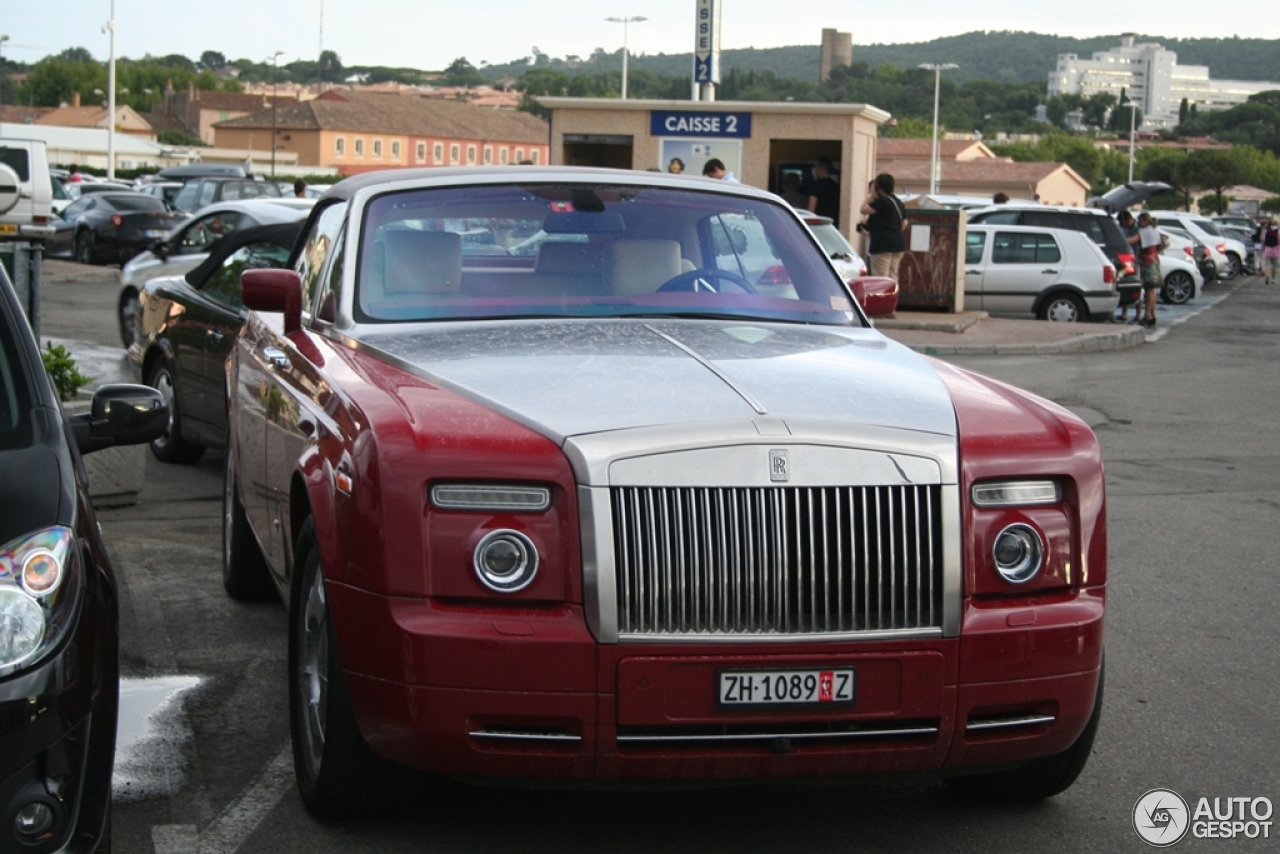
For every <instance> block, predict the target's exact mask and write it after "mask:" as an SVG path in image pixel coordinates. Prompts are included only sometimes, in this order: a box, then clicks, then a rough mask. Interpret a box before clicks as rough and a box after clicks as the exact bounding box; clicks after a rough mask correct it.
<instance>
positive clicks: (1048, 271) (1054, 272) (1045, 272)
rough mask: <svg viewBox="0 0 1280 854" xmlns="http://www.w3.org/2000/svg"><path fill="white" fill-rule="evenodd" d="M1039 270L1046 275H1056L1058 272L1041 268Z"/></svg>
mask: <svg viewBox="0 0 1280 854" xmlns="http://www.w3.org/2000/svg"><path fill="white" fill-rule="evenodd" d="M1040 272H1041V273H1042V274H1043V275H1046V276H1056V275H1057V274H1058V271H1057V270H1041V271H1040Z"/></svg>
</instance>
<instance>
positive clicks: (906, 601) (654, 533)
mask: <svg viewBox="0 0 1280 854" xmlns="http://www.w3.org/2000/svg"><path fill="white" fill-rule="evenodd" d="M611 503H612V510H613V534H614V536H613V541H614V551H615V554H614V566H615V572H616V589H617V608H618V630H619V632H620V634H621V635H624V636H625V635H724V636H726V637H733V636H748V635H775V634H776V635H805V634H819V635H821V634H840V633H853V632H872V631H886V630H894V629H922V628H933V627H939V626H941V624H942V574H943V571H942V570H943V560H942V552H943V549H942V520H941V516H942V514H941V487H939V486H936V485H935V486H865V487H747V488H665V487H615V488H613V489H612V490H611Z"/></svg>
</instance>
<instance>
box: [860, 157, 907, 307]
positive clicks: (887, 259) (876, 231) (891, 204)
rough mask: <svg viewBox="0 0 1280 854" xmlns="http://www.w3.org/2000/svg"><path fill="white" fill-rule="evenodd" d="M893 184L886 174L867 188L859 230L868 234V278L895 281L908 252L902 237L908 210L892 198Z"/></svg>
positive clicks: (878, 177)
mask: <svg viewBox="0 0 1280 854" xmlns="http://www.w3.org/2000/svg"><path fill="white" fill-rule="evenodd" d="M893 187H894V180H893V176H892V175H890V174H889V173H888V172H883V173H881V174H879V175H877V176H876V179H875V180H874V181H872V182H871V185H870V187H868V190H869V192H868V193H867V199H866V201H865V202H863V203H862V208H861V210H862V213H863V214H865V215H866V217H867V220H866V222H865V223H864V224H863V226H861V227H860V228H859V230H864V229H865V231H866V232H867V237H868V243H869V245H868V246H867V254H868V255H870V256H871V275H873V276H884V277H885V278H887V279H893V280H894V281H895V282H896V281H898V265H899V264H900V263H901V262H902V256H903V254H904V253H905V252H906V251H907V241H906V238H904V237H903V231H904V229H905V222H906V219H907V210H906V208H904V207H903V206H902V202H901V201H899V200H898V197H897V196H895V195H894V194H893Z"/></svg>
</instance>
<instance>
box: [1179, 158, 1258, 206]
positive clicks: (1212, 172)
mask: <svg viewBox="0 0 1280 854" xmlns="http://www.w3.org/2000/svg"><path fill="white" fill-rule="evenodd" d="M1252 172H1253V170H1252V169H1250V168H1249V163H1248V161H1247V160H1246V159H1245V158H1243V157H1241V156H1240V154H1238V153H1237V152H1235V151H1234V150H1230V151H1224V150H1221V149H1201V150H1199V151H1193V152H1191V153H1190V154H1188V155H1187V159H1186V162H1185V163H1184V164H1183V166H1182V179H1183V182H1184V183H1185V184H1186V185H1188V186H1192V187H1199V188H1201V189H1204V190H1213V192H1214V195H1216V196H1217V204H1216V205H1215V207H1216V208H1217V209H1218V210H1222V209H1223V204H1224V202H1223V199H1222V196H1223V191H1224V190H1226V189H1227V188H1228V187H1234V186H1235V185H1236V184H1244V183H1247V182H1248V181H1249V180H1251V178H1252Z"/></svg>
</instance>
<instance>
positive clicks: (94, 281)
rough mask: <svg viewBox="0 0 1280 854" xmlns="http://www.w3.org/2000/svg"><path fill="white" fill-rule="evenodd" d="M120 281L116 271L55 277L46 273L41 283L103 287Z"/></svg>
mask: <svg viewBox="0 0 1280 854" xmlns="http://www.w3.org/2000/svg"><path fill="white" fill-rule="evenodd" d="M119 281H120V276H119V273H118V271H115V270H107V271H104V272H97V271H95V272H85V273H54V274H53V275H49V274H47V273H46V274H45V275H42V276H41V277H40V283H41V284H45V285H101V284H106V283H109V282H119Z"/></svg>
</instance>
